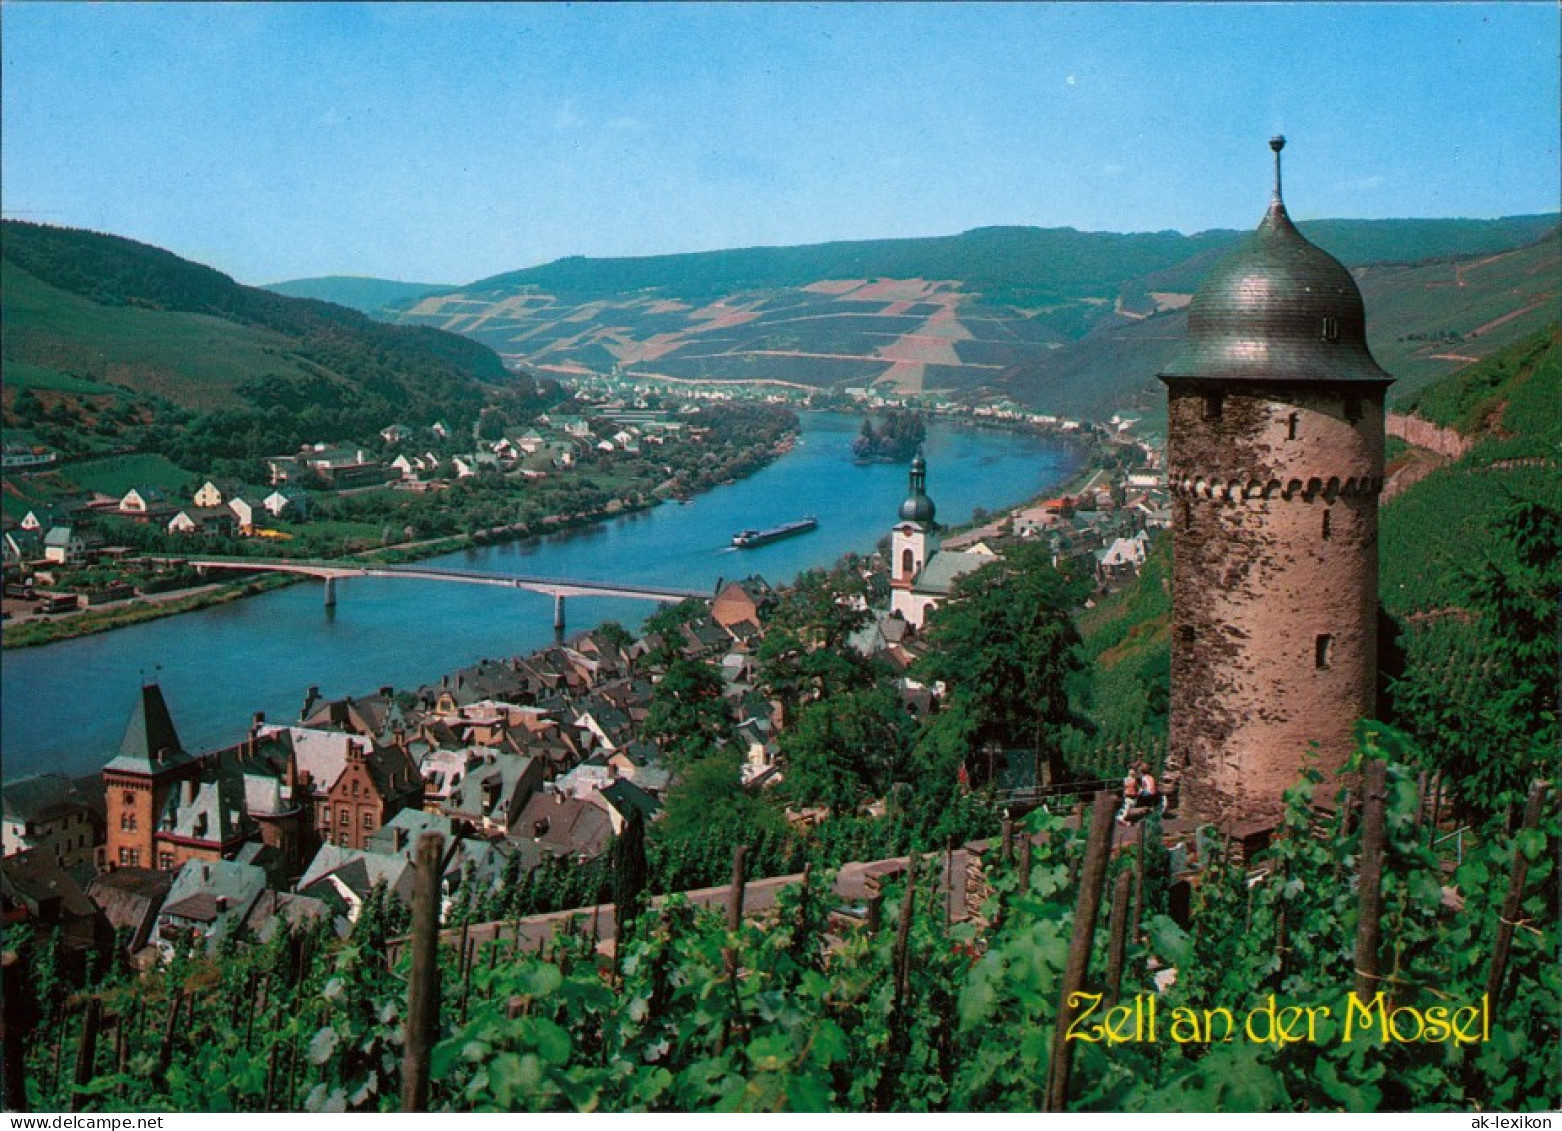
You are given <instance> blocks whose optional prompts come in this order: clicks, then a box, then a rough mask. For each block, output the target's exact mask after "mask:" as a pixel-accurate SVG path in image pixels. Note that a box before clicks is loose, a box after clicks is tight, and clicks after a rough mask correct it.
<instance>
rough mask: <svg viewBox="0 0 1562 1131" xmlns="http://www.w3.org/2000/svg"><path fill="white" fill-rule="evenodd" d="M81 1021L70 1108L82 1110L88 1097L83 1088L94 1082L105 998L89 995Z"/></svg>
mask: <svg viewBox="0 0 1562 1131" xmlns="http://www.w3.org/2000/svg"><path fill="white" fill-rule="evenodd" d="M82 1013H83V1014H84V1016H83V1018H82V1022H81V1044H79V1045H77V1046H76V1075H75V1077H74V1081H73V1083H74V1086H73V1087H72V1088H71V1102H70V1109H71V1110H72V1111H80V1110H81V1105H82V1104H83V1103H85V1102H86V1097H85V1096H83V1095H82V1094H81V1090H82V1089H83V1088H85V1087H86V1086H87V1085H88V1084H90V1083H92V1077H93V1074H94V1066H95V1065H96V1063H97V1059H98V1030H99V1029H101V1028H102V1025H103V1000H102V999H101V998H96V997H89V998H88V999H87V1007H86V1008H85V1009H84V1010H82Z"/></svg>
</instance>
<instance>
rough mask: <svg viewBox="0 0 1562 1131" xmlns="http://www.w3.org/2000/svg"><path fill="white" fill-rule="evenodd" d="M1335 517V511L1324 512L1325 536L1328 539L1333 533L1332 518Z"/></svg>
mask: <svg viewBox="0 0 1562 1131" xmlns="http://www.w3.org/2000/svg"><path fill="white" fill-rule="evenodd" d="M1333 517H1334V512H1333V511H1324V512H1323V536H1324V538H1325V539H1326V540H1327V539H1328V537H1329V535H1330V534H1331V533H1333V525H1332V523H1331V522H1330V519H1332V518H1333Z"/></svg>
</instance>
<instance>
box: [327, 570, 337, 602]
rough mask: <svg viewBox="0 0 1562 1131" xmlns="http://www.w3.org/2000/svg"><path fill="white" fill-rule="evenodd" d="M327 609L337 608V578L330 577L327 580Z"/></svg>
mask: <svg viewBox="0 0 1562 1131" xmlns="http://www.w3.org/2000/svg"><path fill="white" fill-rule="evenodd" d="M325 607H326V608H328V609H334V608H336V578H334V577H331V576H329V575H328V576H327V577H326V579H325Z"/></svg>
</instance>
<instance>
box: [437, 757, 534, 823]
mask: <svg viewBox="0 0 1562 1131" xmlns="http://www.w3.org/2000/svg"><path fill="white" fill-rule="evenodd" d="M535 762H536V759H535V758H532V757H529V756H527V755H522V754H500V755H497V756H496V757H495V758H494V760H493V761H492V762H485V763H483V764H481V765H478V766H474V767H472V769H470V770H469V771H468V772H467V775H466V777H465V778H463V779H462V781H461V784H460V785H458V786H457V787H456V789H455V790H454V792H452V793H451V795H450V800H449V801H447V802H446V803H445V810H446V811H447V812H449V813H452V814H454V815H456V816H458V817H471V818H487V819H488V820H490V821H492V822H494V823H495V824H498V825H500V826H502V827H506V828H507V827H509V824H510V816H511V813H512V811H513V809H514V807H515V806H516V804H517V798H516V793H517V791H518V790H519V789H520V787H521V783H522V781H523V779H524V778H525V777H526V775H527V772H528V771H529V770H531V768H532V766H533V764H534V763H535ZM533 772H536V771H533ZM537 777H538V778H539V779H540V777H541V774H540V773H537ZM495 785H497V787H498V788H497V791H496V790H495V789H494V787H495ZM490 796H492V797H493V799H494V800H493V803H492V804H489V802H488V798H489V797H490Z"/></svg>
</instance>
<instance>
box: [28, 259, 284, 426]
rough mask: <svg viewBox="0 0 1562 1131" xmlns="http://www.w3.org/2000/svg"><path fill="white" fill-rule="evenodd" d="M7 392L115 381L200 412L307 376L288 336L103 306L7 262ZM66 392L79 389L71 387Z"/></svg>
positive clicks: (179, 314) (183, 315)
mask: <svg viewBox="0 0 1562 1131" xmlns="http://www.w3.org/2000/svg"><path fill="white" fill-rule="evenodd" d="M0 287H3V290H4V294H5V328H6V332H5V365H6V385H7V386H8V387H11V386H12V373H13V366H17V367H18V369H17V372H19V374H20V376H21V382H20V383H19V384H18V385H17V386H16V387H18V388H20V387H26V386H28V385H31V386H32V387H56V388H57V387H60V382H62V381H67V382H68V381H71V380H74V379H76V378H80V377H87V379H88V380H94V379H95V381H94V383H96V384H101V383H102V382H103V381H112V382H116V383H119V384H124V385H129V386H131V387H133V388H135V389H137V390H138V391H141V392H146V393H152V394H154V395H158V396H163V397H167V398H168V399H169V400H173V401H176V402H178V403H182V404H185V405H188V406H189V407H192V408H215V407H221V406H231V405H235V404H239V403H241V400H240V398H239V396H238V394H237V392H236V391H235V390H236V388H237V387H238V386H239V385H241V384H243V383H244V382H245V381H248V380H251V379H252V378H255V377H259V376H261V375H262V374H265V373H277V374H281V375H283V376H288V377H293V376H303V375H304V370H303V369H301V368H300V367H299V365H298V363H297V362H296V361H295V360H294V359H292V358H290V357H289V356H287V353H286V351H287V350H288V349H289V348H290V347H291V345H292V343H291V342H290V341H289V339H288V338H287V337H285V336H284V335H282V334H278V333H275V332H273V331H270V330H266V329H263V328H261V327H257V326H242V325H239V324H236V323H234V322H230V321H227V320H225V319H222V318H217V317H213V316H212V315H208V314H192V313H187V312H184V311H164V310H146V309H142V308H139V307H131V306H102V305H99V304H98V303H95V302H93V301H91V300H90V299H87V298H84V297H82V296H80V295H76V294H71V293H69V292H67V291H63V290H60V289H59V288H57V287H52V286H50V285H49V284H47V283H45V282H42V281H41V280H39V279H37V278H35V277H34V276H33V275H31V274H30V273H28V272H27V271H24V270H23V269H22V268H20V267H18V266H16V265H15V264H14V263H11V262H8V261H6V262H0ZM65 391H75V390H72V389H67V390H65Z"/></svg>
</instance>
